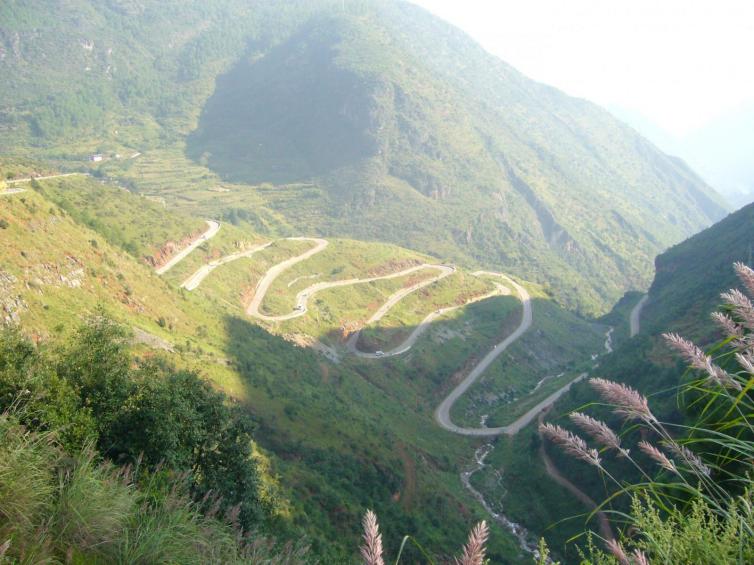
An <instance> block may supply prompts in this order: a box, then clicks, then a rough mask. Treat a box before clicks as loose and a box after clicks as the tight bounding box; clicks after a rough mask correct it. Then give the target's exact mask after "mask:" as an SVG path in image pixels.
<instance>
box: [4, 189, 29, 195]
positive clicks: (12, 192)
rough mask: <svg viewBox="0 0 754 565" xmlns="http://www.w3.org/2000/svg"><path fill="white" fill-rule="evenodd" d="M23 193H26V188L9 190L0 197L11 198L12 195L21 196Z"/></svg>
mask: <svg viewBox="0 0 754 565" xmlns="http://www.w3.org/2000/svg"><path fill="white" fill-rule="evenodd" d="M21 192H26V189H25V188H9V189H8V190H4V191H2V192H0V196H11V195H12V194H19V193H21Z"/></svg>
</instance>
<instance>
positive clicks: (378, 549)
mask: <svg viewBox="0 0 754 565" xmlns="http://www.w3.org/2000/svg"><path fill="white" fill-rule="evenodd" d="M361 525H362V526H363V528H364V545H362V546H361V557H362V558H363V560H364V565H385V562H384V561H383V559H382V534H380V526H379V524H378V523H377V515H376V514H375V513H374V512H372V511H371V510H367V512H366V514H364V519H363V520H362V522H361Z"/></svg>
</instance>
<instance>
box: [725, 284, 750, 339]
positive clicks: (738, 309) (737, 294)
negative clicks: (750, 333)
mask: <svg viewBox="0 0 754 565" xmlns="http://www.w3.org/2000/svg"><path fill="white" fill-rule="evenodd" d="M720 296H721V297H722V299H723V300H725V302H726V303H727V304H729V305H730V306H732V307H733V312H735V313H736V315H738V317H739V318H741V322H742V323H743V325H744V326H746V327H747V328H748V329H750V330H754V304H752V303H751V300H749V297H748V296H746V295H745V294H744V293H743V292H741V291H740V290H738V289H733V290H729V291H728V292H723V293H722V294H721V295H720Z"/></svg>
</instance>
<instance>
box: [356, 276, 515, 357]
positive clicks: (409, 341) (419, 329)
mask: <svg viewBox="0 0 754 565" xmlns="http://www.w3.org/2000/svg"><path fill="white" fill-rule="evenodd" d="M435 280H437V279H435ZM425 282H426V283H427V284H431V283H432V282H434V280H432V279H429V280H428V281H425ZM427 284H424V285H422V286H426V285H427ZM496 286H497V290H493V291H492V292H488V293H487V294H483V295H481V296H476V297H474V298H470V299H469V300H467V301H466V302H464V303H463V304H458V305H456V306H447V307H445V308H440V309H439V310H435V311H434V312H431V313H430V314H428V315H427V316H426V317H425V318H424V319H423V320H422V321H421V322H419V324H418V325H417V326H416V327H415V328H414V330H413V331H412V332H411V334H410V335H409V336H408V337H407V338H406V339H405V340H404V341H403V343H401V344H400V345H397V346H396V347H394V348H393V349H391V350H389V351H385V352H384V353H383V354H382V355H378V354H377V353H370V352H367V351H362V350H360V349H359V348H358V342H359V337H360V335H361V331H362V330H359V331H357V332H354V334H353V335H352V336H351V337H350V338H349V339H348V342H347V343H346V346H347V347H348V350H349V351H350V352H351V353H353V354H354V355H357V356H358V357H363V358H367V359H376V358H378V357H391V356H394V355H401V354H403V353H406V352H407V351H408V350H409V349H411V348H412V347H413V346H414V344H415V343H416V341H417V340H418V339H419V337H420V336H421V335H422V334H423V333H424V332H425V331H426V330H428V329H429V327H430V324H431V323H432V322H434V321H435V320H436V319H437V318H439V317H440V316H443V315H445V314H447V313H448V312H452V311H453V310H457V309H458V308H463V307H465V306H468V305H470V304H473V303H475V302H481V301H482V300H487V299H488V298H492V297H493V296H501V295H503V294H505V291H506V290H507V289H506V288H505V287H504V286H502V285H497V284H496ZM403 290H407V289H403ZM413 290H416V289H413ZM413 290H411V291H410V292H413ZM398 292H401V291H398ZM396 294H398V293H396ZM405 294H409V292H406V293H405ZM393 296H395V295H393ZM404 296H405V295H404ZM404 296H401V297H400V298H399V299H398V300H400V299H401V298H403V297H404ZM391 299H392V297H391ZM398 300H396V301H395V302H394V303H392V304H391V305H390V306H389V307H388V308H385V306H386V305H387V304H388V302H386V303H385V305H383V308H380V310H378V311H377V313H375V315H373V316H372V317H371V318H369V320H368V321H367V324H372V323H374V322H377V321H379V320H380V319H381V318H382V317H383V316H384V315H385V314H386V313H387V311H388V310H389V309H390V308H391V307H392V306H393V305H395V303H397V302H398ZM380 311H382V314H381V315H379V316H378V315H377V314H379V313H380Z"/></svg>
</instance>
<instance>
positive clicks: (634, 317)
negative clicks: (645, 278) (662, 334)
mask: <svg viewBox="0 0 754 565" xmlns="http://www.w3.org/2000/svg"><path fill="white" fill-rule="evenodd" d="M647 300H649V295H648V294H645V295H644V296H642V297H641V300H639V302H637V303H636V306H634V307H633V308H632V310H631V316H629V322H630V325H631V337H634V336H635V335H637V334H638V333H639V332H640V331H641V325H640V324H641V311H642V310H643V309H644V306H645V305H646V304H647Z"/></svg>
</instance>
